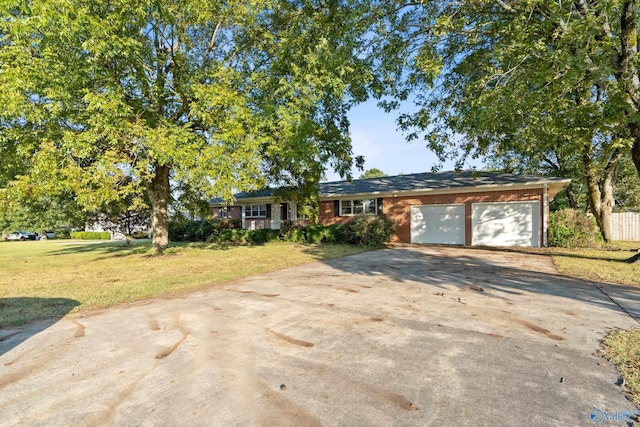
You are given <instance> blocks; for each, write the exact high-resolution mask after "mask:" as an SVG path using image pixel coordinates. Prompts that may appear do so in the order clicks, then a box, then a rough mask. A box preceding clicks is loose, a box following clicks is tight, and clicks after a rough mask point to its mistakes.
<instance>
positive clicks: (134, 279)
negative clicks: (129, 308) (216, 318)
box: [0, 240, 364, 328]
mask: <svg viewBox="0 0 640 427" xmlns="http://www.w3.org/2000/svg"><path fill="white" fill-rule="evenodd" d="M149 250H150V243H148V242H143V243H141V242H136V243H134V244H132V245H131V246H127V245H125V244H124V242H96V243H94V242H82V241H80V242H78V241H68V240H66V241H61V240H58V241H56V240H53V241H36V242H33V241H27V242H0V266H1V267H0V328H3V327H8V326H16V325H20V324H24V323H26V322H30V321H33V320H39V319H44V318H49V317H59V316H63V315H65V314H67V313H78V312H83V311H88V310H95V309H103V308H107V307H111V306H114V305H117V304H122V303H127V302H132V301H137V300H141V299H144V298H148V297H152V296H159V295H166V294H170V293H175V292H179V291H183V290H187V289H195V288H199V287H203V286H207V285H213V284H218V283H222V282H225V281H228V280H232V279H236V278H239V277H243V276H248V275H251V274H258V273H264V272H267V271H273V270H278V269H282V268H286V267H292V266H296V265H301V264H306V263H310V262H314V261H319V260H324V259H329V258H334V257H339V256H344V255H350V254H355V253H359V252H362V251H363V250H364V249H363V248H359V247H353V246H346V245H318V246H306V245H297V244H288V243H271V244H265V245H255V246H231V245H209V244H189V245H187V244H184V245H174V246H173V247H172V248H170V249H169V250H168V251H167V252H166V255H165V256H161V257H153V256H149Z"/></svg>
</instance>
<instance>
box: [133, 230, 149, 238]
mask: <svg viewBox="0 0 640 427" xmlns="http://www.w3.org/2000/svg"><path fill="white" fill-rule="evenodd" d="M131 238H132V239H148V238H149V233H146V232H144V231H138V232H135V233H131Z"/></svg>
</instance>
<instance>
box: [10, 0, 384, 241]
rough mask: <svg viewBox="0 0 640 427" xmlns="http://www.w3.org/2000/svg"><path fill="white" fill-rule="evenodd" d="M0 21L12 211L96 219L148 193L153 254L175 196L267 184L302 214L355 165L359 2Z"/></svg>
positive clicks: (233, 3) (20, 16)
mask: <svg viewBox="0 0 640 427" xmlns="http://www.w3.org/2000/svg"><path fill="white" fill-rule="evenodd" d="M0 16H3V17H10V19H0V35H1V37H2V38H1V40H0V155H1V156H2V159H3V161H2V163H3V167H5V166H6V167H7V169H6V170H4V169H3V170H1V171H0V185H1V186H3V187H4V186H5V183H6V185H7V187H6V188H7V189H8V190H10V192H11V193H12V195H11V197H14V198H15V197H17V196H16V195H17V194H19V195H21V196H20V197H23V198H25V199H34V200H37V199H39V198H40V197H42V196H44V195H51V194H59V193H61V192H68V193H69V194H71V195H72V199H73V200H74V201H75V202H77V203H78V205H79V206H81V207H82V208H83V210H84V211H86V212H98V211H100V210H102V209H103V208H105V206H110V205H112V204H113V203H116V202H118V201H121V200H126V199H127V198H129V199H130V200H132V206H138V207H141V206H142V205H143V204H145V203H144V199H145V195H146V197H147V198H148V202H149V205H150V206H151V207H152V209H153V210H154V212H155V213H156V218H157V219H160V221H157V222H156V229H155V230H154V245H153V246H154V248H155V249H156V250H157V251H162V250H163V249H164V248H165V247H166V245H167V244H168V242H167V241H165V240H164V236H166V235H167V233H166V231H167V230H166V227H167V225H166V224H168V216H167V214H166V212H167V206H168V203H169V202H170V201H171V200H170V199H171V195H172V193H173V192H174V190H175V196H176V200H178V202H179V203H180V204H181V206H184V207H187V208H188V209H192V208H193V209H198V208H201V207H202V204H201V203H199V201H201V200H206V199H208V198H210V197H212V196H221V197H223V199H225V200H231V199H232V195H233V193H234V192H237V191H245V190H252V189H256V188H258V187H260V186H263V185H265V184H266V181H267V180H270V181H273V183H275V184H285V185H291V186H293V187H295V188H297V189H299V191H300V192H301V198H300V200H301V201H302V200H303V199H305V200H306V199H308V200H313V199H314V198H316V199H317V184H318V182H319V180H320V178H321V176H322V175H323V173H324V171H325V168H326V167H327V165H331V167H333V168H334V169H335V170H336V171H337V172H339V173H340V174H341V175H342V176H345V177H349V176H350V171H351V168H352V166H353V164H354V163H355V164H356V165H361V164H362V159H361V158H359V157H355V156H354V155H353V153H352V152H351V139H350V136H349V121H348V120H347V112H348V111H349V108H350V107H351V106H352V105H353V104H354V103H357V102H361V101H363V100H365V99H366V97H367V96H368V90H367V89H368V88H367V85H368V84H369V83H370V82H371V81H372V80H373V75H372V71H371V62H370V61H368V60H367V49H370V45H369V44H368V43H366V42H367V40H368V30H369V28H370V24H371V22H373V19H374V18H375V14H374V13H372V9H371V4H370V2H366V1H362V0H342V1H337V2H328V3H326V4H323V5H322V6H319V5H318V4H316V3H314V2H302V1H296V0H277V1H272V0H254V1H250V2H246V1H240V0H230V1H224V2H219V1H208V0H207V1H205V0H184V1H180V2H178V3H176V2H175V1H173V0H158V1H154V2H136V1H133V2H132V1H125V0H113V1H110V2H104V1H103V2H99V1H81V0H68V1H65V2H62V3H61V2H59V1H57V0H33V1H29V2H13V1H10V2H2V3H0ZM5 156H7V157H6V158H5ZM6 196H7V198H8V197H9V195H8V194H7V195H6ZM203 231H206V230H203Z"/></svg>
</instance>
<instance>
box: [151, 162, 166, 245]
mask: <svg viewBox="0 0 640 427" xmlns="http://www.w3.org/2000/svg"><path fill="white" fill-rule="evenodd" d="M170 171H171V167H170V166H169V165H162V166H157V167H156V174H155V176H154V177H153V179H152V180H151V182H148V183H147V185H146V188H147V194H148V195H149V200H150V201H151V208H152V209H153V221H152V226H151V228H152V244H153V251H154V252H155V253H156V254H157V255H161V254H162V252H164V250H165V249H167V247H168V246H169V172H170Z"/></svg>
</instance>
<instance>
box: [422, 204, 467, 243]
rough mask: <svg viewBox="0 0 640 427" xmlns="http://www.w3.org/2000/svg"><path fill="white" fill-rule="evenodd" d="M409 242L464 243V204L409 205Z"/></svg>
mask: <svg viewBox="0 0 640 427" xmlns="http://www.w3.org/2000/svg"><path fill="white" fill-rule="evenodd" d="M411 243H440V244H452V245H464V205H426V206H411Z"/></svg>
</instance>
